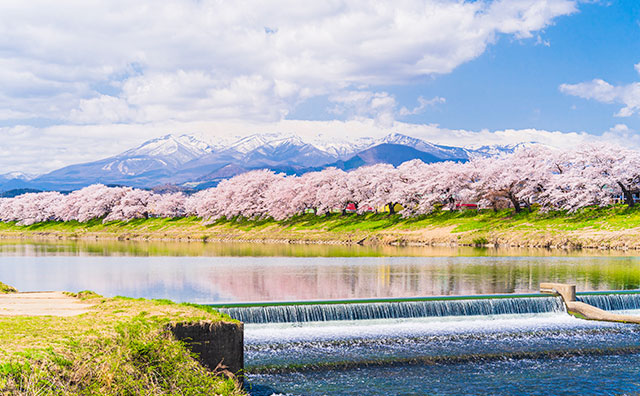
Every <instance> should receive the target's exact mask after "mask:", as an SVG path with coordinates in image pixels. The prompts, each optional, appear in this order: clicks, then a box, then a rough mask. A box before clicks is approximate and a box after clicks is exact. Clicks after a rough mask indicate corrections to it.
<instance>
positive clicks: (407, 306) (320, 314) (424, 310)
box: [219, 297, 564, 323]
mask: <svg viewBox="0 0 640 396" xmlns="http://www.w3.org/2000/svg"><path fill="white" fill-rule="evenodd" d="M219 310H220V311H221V312H224V313H226V314H228V315H229V316H231V317H232V318H234V319H238V320H240V321H242V322H244V323H291V322H293V323H298V322H324V321H331V320H366V319H399V318H425V317H444V316H477V315H501V314H531V313H545V312H562V311H564V305H563V304H562V300H561V299H560V298H559V297H536V298H487V299H460V300H429V301H402V302H381V303H347V304H309V305H301V304H297V305H296V304H294V305H276V306H255V307H242V308H219Z"/></svg>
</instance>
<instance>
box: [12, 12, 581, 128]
mask: <svg viewBox="0 0 640 396" xmlns="http://www.w3.org/2000/svg"><path fill="white" fill-rule="evenodd" d="M575 11H576V1H575V0H554V1H549V0H496V1H493V2H491V1H477V2H460V1H456V0H448V1H443V0H404V1H400V2H394V3H391V2H387V3H385V2H377V1H374V0H353V1H346V0H337V1H333V2H311V3H309V2H299V1H293V0H274V1H269V2H262V1H257V0H241V1H235V2H218V1H213V0H202V1H195V0H168V1H163V2H161V3H159V2H157V1H153V0H140V1H136V2H130V1H125V0H108V1H107V0H94V1H83V0H64V1H61V2H50V1H45V0H33V1H29V2H16V1H14V2H12V1H6V2H0V47H2V48H3V51H2V53H3V55H1V57H0V86H2V87H3V90H2V92H1V93H0V108H3V109H5V111H3V112H2V114H0V117H2V119H4V120H7V119H16V118H22V117H23V116H24V115H25V114H33V115H34V118H49V119H55V120H59V122H61V123H62V122H74V123H103V122H104V123H110V122H159V121H162V120H186V119H198V120H211V119H253V120H260V121H265V120H271V121H276V120H279V119H282V117H284V116H285V115H286V114H287V113H288V112H289V111H290V110H291V109H292V108H293V107H294V106H295V105H296V104H297V103H299V102H300V101H302V100H305V99H307V98H310V97H313V96H317V95H333V94H336V93H339V92H343V91H345V90H353V89H356V88H358V87H360V86H363V85H364V86H373V85H381V84H397V83H400V84H402V83H407V82H408V81H410V80H411V79H412V78H414V77H416V76H423V75H430V74H439V73H449V72H451V71H452V70H453V69H454V68H456V67H457V66H459V65H460V64H462V63H464V62H467V61H469V60H471V59H474V58H476V57H477V56H479V55H480V54H482V53H483V52H484V51H485V48H486V47H487V45H489V44H491V43H493V42H494V41H495V40H496V37H497V35H500V34H507V35H512V36H513V37H516V38H529V37H534V36H535V35H536V34H538V32H539V31H540V30H541V29H544V28H545V27H546V26H548V25H549V24H551V23H552V22H553V20H554V18H556V17H558V16H560V15H567V14H571V13H573V12H575ZM358 89H359V88H358Z"/></svg>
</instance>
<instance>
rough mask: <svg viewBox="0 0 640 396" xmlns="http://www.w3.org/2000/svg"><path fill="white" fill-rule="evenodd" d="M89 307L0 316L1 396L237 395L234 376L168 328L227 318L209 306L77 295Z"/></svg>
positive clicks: (87, 293) (227, 318)
mask: <svg viewBox="0 0 640 396" xmlns="http://www.w3.org/2000/svg"><path fill="white" fill-rule="evenodd" d="M77 298H82V299H83V300H85V301H86V302H88V303H91V304H95V306H94V307H93V308H92V309H91V311H90V312H89V313H86V314H83V315H79V316H74V317H69V318H63V317H53V316H40V317H24V316H23V317H0V395H5V394H6V395H9V394H11V395H14V394H16V395H21V394H24V395H27V394H29V395H36V394H37V395H93V394H96V395H177V394H179V395H209V394H220V395H242V394H244V391H243V390H242V389H241V388H240V387H239V385H238V383H237V381H236V380H235V379H234V378H230V377H226V376H224V375H222V374H221V373H217V372H211V371H209V370H207V369H205V368H204V367H203V366H201V365H200V364H199V363H198V362H197V361H196V360H195V358H194V356H192V354H191V353H190V352H189V351H188V350H187V349H186V348H185V346H184V344H183V343H181V342H179V341H176V340H175V339H174V338H173V337H172V336H171V334H170V332H169V331H168V330H167V325H169V324H170V323H177V322H197V321H204V320H207V321H219V320H226V321H232V320H231V319H230V318H229V317H227V316H225V315H222V314H220V313H218V312H216V311H214V310H212V309H210V308H204V309H203V308H200V307H197V306H190V305H182V304H174V303H171V302H168V301H149V300H142V299H128V298H119V297H116V298H108V299H107V298H102V297H100V296H98V295H96V294H95V293H89V292H82V293H79V294H78V295H77Z"/></svg>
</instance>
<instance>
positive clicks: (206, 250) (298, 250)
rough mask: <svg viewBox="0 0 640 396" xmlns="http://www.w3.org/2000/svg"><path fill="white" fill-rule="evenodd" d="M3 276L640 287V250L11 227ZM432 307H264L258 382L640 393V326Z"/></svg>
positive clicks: (540, 312) (313, 290) (173, 285)
mask: <svg viewBox="0 0 640 396" xmlns="http://www.w3.org/2000/svg"><path fill="white" fill-rule="evenodd" d="M0 280H1V281H3V282H5V283H7V284H10V285H13V286H16V287H17V288H18V289H20V290H24V291H28V290H69V291H79V290H86V289H90V290H93V291H96V292H98V293H100V294H103V295H105V296H114V295H126V296H132V297H146V298H167V299H171V300H174V301H188V302H196V303H222V302H236V303H237V302H259V301H301V300H325V299H355V298H359V299H367V298H389V297H398V298H400V297H427V296H443V295H444V296H456V295H475V294H503V293H532V292H536V291H537V289H538V284H539V283H540V282H544V281H557V282H569V283H576V284H577V286H578V290H579V291H588V290H635V289H639V288H640V257H636V256H633V254H625V253H621V252H567V251H548V250H490V249H472V248H461V249H457V248H392V247H378V248H368V247H344V246H301V245H252V244H214V243H134V242H126V243H125V242H68V241H60V242H36V241H8V240H4V241H0ZM592 300H593V301H594V302H597V303H598V304H601V306H602V307H603V308H606V309H621V310H625V312H630V313H636V314H638V313H639V311H637V310H636V309H637V308H638V307H640V297H638V298H635V297H633V296H632V297H620V296H611V297H607V296H605V297H597V298H596V297H593V298H592ZM514 301H515V300H514ZM529 301H530V302H529ZM406 304H409V305H410V304H414V303H406ZM420 304H423V303H420ZM424 304H427V305H428V304H431V303H424ZM424 304H423V305H424ZM433 304H441V305H442V304H445V305H447V304H449V305H447V307H446V308H447V309H444V310H443V309H441V308H440V307H436V308H434V307H430V308H425V307H417V308H416V307H413V308H412V309H420V310H422V311H419V312H425V313H424V314H418V315H417V317H393V316H389V317H387V316H384V315H383V316H382V317H387V318H386V319H368V318H367V316H366V315H368V314H367V312H383V311H384V312H386V311H385V310H386V309H387V308H385V307H379V306H377V307H374V306H373V304H372V305H371V306H366V304H364V305H363V306H361V307H357V310H359V312H360V311H361V312H365V314H359V315H360V316H357V317H358V318H359V319H358V320H350V319H349V318H350V317H353V316H349V315H343V314H342V313H341V312H342V311H340V312H337V311H336V309H337V308H336V307H332V308H331V310H332V312H334V313H333V314H332V315H333V316H331V315H328V316H327V315H325V314H324V313H323V312H324V311H323V312H320V314H319V315H320V316H318V312H316V311H313V315H311V316H309V318H311V319H309V320H313V321H303V322H287V320H289V319H284V320H282V321H280V322H277V323H276V322H275V321H271V322H270V321H269V319H268V318H269V317H271V316H269V315H267V316H264V315H263V316H264V317H266V318H267V319H260V321H262V322H263V323H247V324H246V325H245V343H246V347H245V365H246V368H247V371H248V374H247V381H246V383H247V384H248V387H249V388H250V391H251V393H252V394H253V395H272V394H290V395H334V394H336V395H342V394H344V395H355V394H358V395H361V394H366V395H393V394H402V395H422V394H434V395H480V394H491V395H494V394H495V395H547V394H562V395H575V394H585V395H601V394H638V393H639V392H640V330H639V327H638V326H635V325H626V324H610V323H598V322H589V321H584V320H580V319H576V318H574V317H571V316H570V315H568V314H567V313H566V312H564V310H563V309H562V304H557V303H553V304H551V303H549V300H548V299H547V300H545V299H540V298H537V299H536V298H532V299H526V300H522V301H520V300H518V301H517V303H512V302H490V301H482V300H477V301H474V302H469V303H467V302H465V303H460V302H451V304H450V303H449V302H446V303H442V302H433ZM455 304H458V305H455ZM461 304H462V305H461ZM465 304H466V305H465ZM483 304H493V305H495V307H498V308H495V309H493V308H491V309H489V308H490V307H488V306H484V305H483ZM527 304H529V306H528V305H527ZM531 304H534V305H535V304H538V305H535V306H534V305H531ZM540 304H542V305H540ZM414 305H415V304H414ZM418 305H419V304H418ZM493 305H492V306H493ZM514 307H515V308H514ZM541 307H542V308H541ZM347 308H349V307H347ZM347 308H345V309H347ZM351 308H353V307H351ZM372 308H375V309H372ZM319 309H320V310H325V308H319ZM340 309H342V308H340ZM352 310H353V309H352ZM400 311H403V312H404V311H406V310H403V309H400ZM436 311H437V312H438V314H437V315H436V316H429V315H431V313H429V312H436ZM336 312H337V313H336ZM411 312H413V311H411ZM443 312H444V313H443ZM478 312H485V313H486V312H488V313H490V314H486V315H477V313H478ZM270 315H271V314H270ZM314 315H315V316H314ZM363 315H364V316H363ZM376 315H377V314H376ZM411 315H413V316H416V315H414V314H411ZM420 315H423V317H421V316H420ZM424 315H427V316H424ZM442 315H445V316H442ZM446 315H449V316H446ZM400 316H402V315H400ZM405 316H406V315H405ZM280 317H282V315H280ZM323 317H325V318H329V319H332V320H323V319H322V318H323ZM334 319H342V320H334Z"/></svg>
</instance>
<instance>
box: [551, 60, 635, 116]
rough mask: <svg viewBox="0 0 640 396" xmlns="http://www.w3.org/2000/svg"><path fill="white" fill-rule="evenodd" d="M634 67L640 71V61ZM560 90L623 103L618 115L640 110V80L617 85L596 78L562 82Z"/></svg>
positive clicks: (629, 114)
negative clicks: (580, 81) (569, 82)
mask: <svg viewBox="0 0 640 396" xmlns="http://www.w3.org/2000/svg"><path fill="white" fill-rule="evenodd" d="M634 67H635V69H636V70H637V71H638V72H640V63H638V64H636V65H635V66H634ZM560 91H561V92H563V93H565V94H567V95H572V96H578V97H580V98H584V99H593V100H596V101H598V102H602V103H620V104H623V105H624V107H622V108H621V109H620V110H618V112H617V113H616V114H615V116H616V117H630V116H632V115H633V114H636V113H638V112H640V82H634V83H631V84H627V85H618V86H615V85H611V84H609V83H608V82H606V81H604V80H601V79H599V78H596V79H594V80H591V81H587V82H582V83H578V84H562V85H560Z"/></svg>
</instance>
